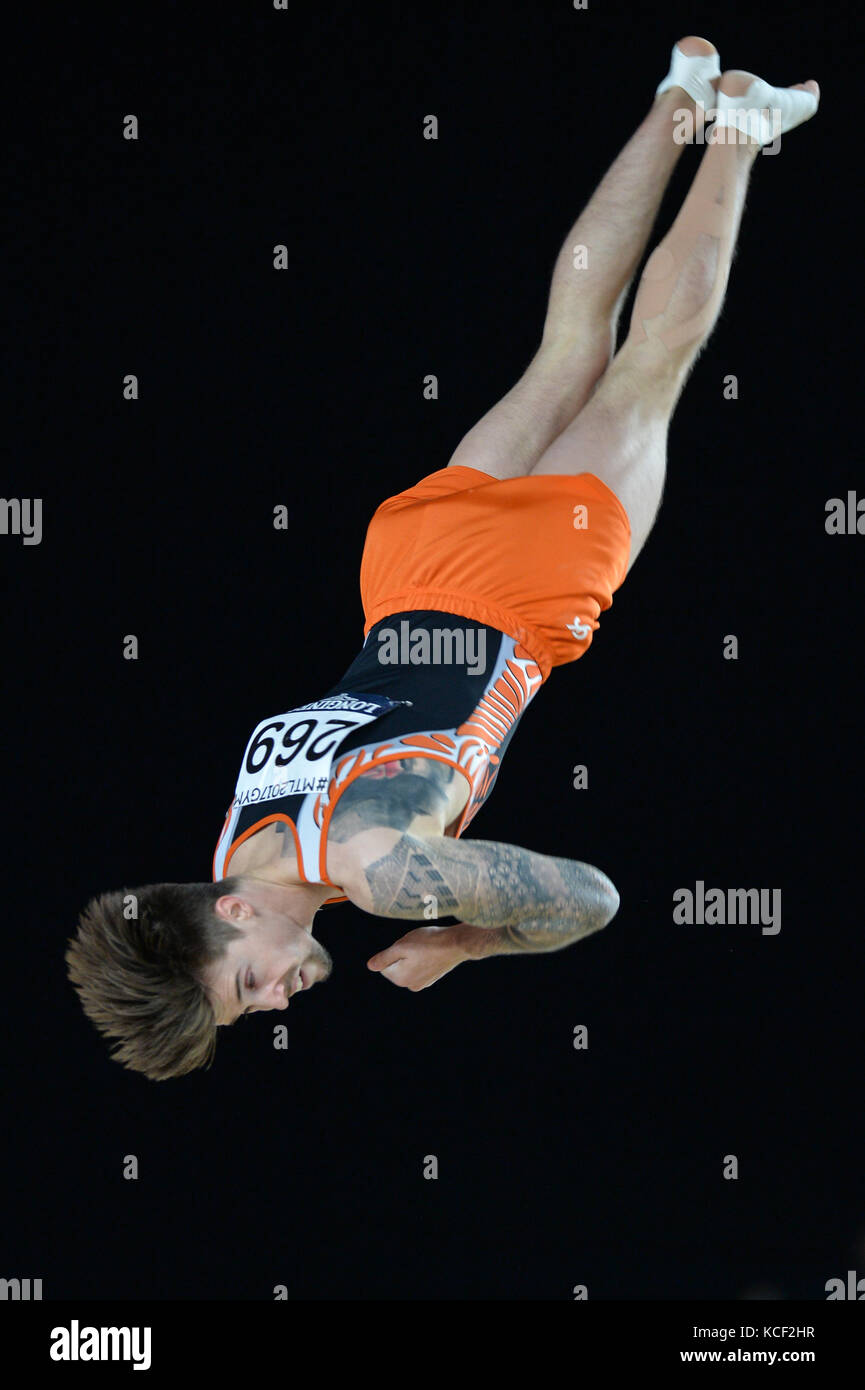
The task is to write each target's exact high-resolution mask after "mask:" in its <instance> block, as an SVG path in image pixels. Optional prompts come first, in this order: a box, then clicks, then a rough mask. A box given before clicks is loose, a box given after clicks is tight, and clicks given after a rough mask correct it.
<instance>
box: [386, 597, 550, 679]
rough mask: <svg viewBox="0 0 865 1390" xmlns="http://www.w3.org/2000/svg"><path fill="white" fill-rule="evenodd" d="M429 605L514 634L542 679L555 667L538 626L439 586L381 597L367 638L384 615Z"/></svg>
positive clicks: (439, 611)
mask: <svg viewBox="0 0 865 1390" xmlns="http://www.w3.org/2000/svg"><path fill="white" fill-rule="evenodd" d="M423 608H427V609H430V610H432V611H433V612H436V613H453V614H454V615H455V616H456V617H458V618H469V619H470V620H471V621H472V622H475V623H483V625H484V626H485V627H494V628H496V629H497V630H498V631H499V632H503V633H504V634H505V636H506V637H512V638H513V639H514V641H515V642H518V643H519V644H520V646H522V647H525V649H526V651H527V652H528V653H529V655H530V656H531V658H532V661H534V662H535V663H536V664H537V667H538V669H539V671H540V673H541V680H542V682H543V681H545V680H547V679H548V677H549V674H550V672H551V671H552V669H553V653H552V651H551V650H550V648H549V647H548V646H547V644H546V642H545V641H544V639H543V638H542V637H541V635H540V633H539V632H537V630H536V629H535V628H529V627H526V625H525V623H522V622H521V621H520V619H519V618H518V617H517V615H516V613H513V612H511V610H510V609H508V608H496V607H495V605H494V604H491V603H486V602H485V601H484V600H483V599H476V598H467V597H466V596H465V595H464V594H449V593H444V592H442V591H441V590H438V589H403V590H402V592H401V593H398V594H390V595H389V596H388V597H387V598H384V599H381V600H380V601H379V602H378V603H377V604H376V605H375V607H374V608H373V609H371V610H370V612H369V613H368V614H367V617H366V623H365V626H364V629H363V635H364V637H366V636H367V634H368V633H369V632H370V631H371V629H372V628H374V627H375V625H376V623H380V622H381V620H382V618H391V617H393V615H394V614H395V613H407V612H411V611H412V610H413V609H423Z"/></svg>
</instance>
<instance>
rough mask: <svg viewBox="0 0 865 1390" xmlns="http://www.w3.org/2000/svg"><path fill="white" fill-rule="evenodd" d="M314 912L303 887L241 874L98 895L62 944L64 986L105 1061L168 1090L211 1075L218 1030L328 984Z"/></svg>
mask: <svg viewBox="0 0 865 1390" xmlns="http://www.w3.org/2000/svg"><path fill="white" fill-rule="evenodd" d="M319 902H320V894H319V895H316V894H315V893H314V892H311V891H310V889H308V888H306V887H305V886H304V885H283V884H275V883H269V882H266V881H264V880H261V879H255V878H244V877H242V876H241V877H235V878H226V879H222V881H221V882H219V883H156V884H149V885H148V886H147V887H144V888H122V889H118V890H117V891H116V892H110V893H102V894H100V895H99V896H98V897H95V898H93V899H92V900H91V902H89V903H88V905H87V907H86V908H85V909H84V911H83V912H82V914H81V916H80V918H79V921H78V928H77V931H76V934H75V936H74V937H72V938H71V940H70V941H69V944H68V949H67V951H66V964H67V966H68V970H69V978H70V980H71V981H72V984H73V985H74V986H75V989H76V990H77V992H78V997H79V998H80V1000H81V1003H82V1005H83V1008H84V1012H85V1013H86V1015H87V1017H88V1018H89V1019H90V1020H91V1022H92V1023H93V1024H95V1026H96V1027H97V1028H98V1029H99V1031H100V1032H101V1033H102V1034H103V1035H104V1036H105V1037H106V1038H108V1039H109V1046H110V1047H112V1049H113V1050H112V1053H111V1055H112V1057H113V1059H114V1060H115V1061H118V1062H120V1063H121V1065H123V1066H125V1067H126V1068H127V1069H128V1070H130V1071H140V1072H143V1073H144V1075H145V1076H147V1077H149V1078H150V1080H151V1081H167V1080H168V1079H169V1078H170V1077H175V1076H183V1075H185V1074H186V1073H187V1072H190V1071H195V1070H196V1069H197V1068H199V1067H209V1066H210V1065H211V1063H212V1061H213V1056H214V1053H215V1051H216V1037H217V1033H216V1030H217V1028H219V1027H223V1026H227V1025H229V1024H232V1023H235V1022H236V1021H237V1019H238V1018H242V1017H243V1016H244V1015H246V1014H250V1013H256V1012H258V1011H260V1010H267V1009H286V1008H288V1006H289V1001H290V999H291V997H292V996H293V995H295V994H297V993H298V992H299V991H300V990H308V989H310V988H311V987H312V986H313V985H314V984H318V983H319V982H321V981H323V980H326V979H327V978H328V976H329V975H330V973H331V970H332V968H333V962H332V960H331V958H330V956H329V954H328V952H327V951H326V950H325V948H324V947H323V946H322V944H321V942H320V941H317V940H316V939H315V937H314V936H313V935H312V919H313V916H314V914H315V909H316V908H317V907H318V905H319Z"/></svg>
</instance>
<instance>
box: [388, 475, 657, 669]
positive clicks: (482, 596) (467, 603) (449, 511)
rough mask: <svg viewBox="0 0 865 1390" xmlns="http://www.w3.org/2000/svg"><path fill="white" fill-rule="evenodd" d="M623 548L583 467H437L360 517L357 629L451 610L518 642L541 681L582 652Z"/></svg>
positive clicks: (627, 535)
mask: <svg viewBox="0 0 865 1390" xmlns="http://www.w3.org/2000/svg"><path fill="white" fill-rule="evenodd" d="M630 549H631V528H630V525H629V522H628V517H627V514H626V512H625V509H624V507H623V506H622V504H621V502H620V501H619V499H618V498H617V497H616V495H615V493H613V492H611V491H610V489H609V488H608V487H607V485H606V483H603V482H601V480H600V478H596V477H595V475H594V474H593V473H580V474H577V475H575V476H570V475H560V474H543V475H537V476H530V477H522V478H506V479H503V480H502V479H498V478H492V477H490V475H489V473H482V472H480V471H479V470H478V469H477V468H465V467H463V466H462V465H455V466H454V467H452V468H440V469H439V470H438V472H436V473H430V474H429V476H428V477H426V478H422V479H421V481H420V482H419V483H417V484H415V486H414V487H410V488H407V489H406V491H405V492H400V493H397V495H396V496H395V497H389V498H388V499H387V501H386V502H382V504H381V506H380V507H379V508H378V509H377V510H376V512H375V514H374V516H373V518H372V520H371V522H370V524H369V529H368V530H367V535H366V544H365V546H364V551H363V558H362V560H361V566H360V590H361V598H362V600H363V609H364V617H365V626H364V635H366V634H367V633H368V632H369V630H370V628H372V627H373V626H374V625H375V624H376V623H377V622H380V621H381V619H382V618H387V617H390V616H391V614H393V613H404V612H410V611H412V610H419V609H424V608H426V609H434V610H439V611H442V612H446V613H457V614H459V615H460V617H463V618H469V619H472V620H473V621H475V622H479V623H484V624H486V625H488V626H490V627H495V628H498V630H499V631H500V632H505V633H507V634H508V636H509V637H513V638H514V639H515V640H516V641H517V642H520V643H521V644H522V645H523V646H524V647H525V648H526V650H527V651H529V652H530V653H531V655H532V656H533V657H534V659H535V661H536V662H537V663H538V666H539V667H540V670H541V674H542V675H543V678H544V680H546V679H547V677H548V676H549V674H550V671H551V670H552V668H553V667H554V666H563V665H564V664H565V663H566V662H568V661H576V660H577V658H578V657H580V656H582V655H583V653H584V652H585V651H586V650H587V649H588V647H589V645H590V643H591V640H592V634H593V632H594V631H595V629H596V628H597V626H598V617H599V615H600V614H601V613H602V612H603V611H604V610H605V609H607V608H609V607H610V605H611V604H612V602H613V594H614V592H615V590H616V589H618V588H619V586H620V585H621V583H622V581H623V580H624V578H625V574H626V573H627V568H628V557H629V555H630Z"/></svg>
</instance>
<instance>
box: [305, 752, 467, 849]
mask: <svg viewBox="0 0 865 1390" xmlns="http://www.w3.org/2000/svg"><path fill="white" fill-rule="evenodd" d="M395 761H396V760H395ZM453 776H454V770H453V768H452V767H448V765H447V764H446V763H442V762H438V761H437V760H436V759H434V758H419V757H417V756H413V757H409V758H405V759H401V760H399V773H398V774H397V775H396V776H393V777H376V776H375V775H374V773H373V774H371V773H368V772H367V773H362V774H361V775H360V777H357V778H355V780H354V781H353V782H350V783H349V785H348V786H347V787H346V789H345V791H344V792H342V793H341V795H340V797H339V800H338V801H337V803H336V806H335V808H334V812H333V816H332V817H331V821H330V828H329V830H328V838H329V839H330V840H333V841H334V842H336V843H337V844H343V843H344V842H345V841H346V840H350V839H351V838H352V836H353V835H358V834H360V832H361V831H362V830H369V829H370V828H371V827H372V826H387V827H389V828H391V829H393V830H407V829H408V827H409V826H410V825H411V823H412V821H413V820H414V818H415V816H425V815H435V814H436V813H437V812H439V811H441V810H442V809H443V808H444V807H445V806H446V805H447V787H448V786H449V784H450V782H451V781H452V779H453Z"/></svg>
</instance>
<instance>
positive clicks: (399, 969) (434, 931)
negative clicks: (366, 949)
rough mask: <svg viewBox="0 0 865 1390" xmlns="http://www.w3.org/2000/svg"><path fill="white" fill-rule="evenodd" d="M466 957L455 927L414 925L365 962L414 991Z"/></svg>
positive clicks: (431, 983)
mask: <svg viewBox="0 0 865 1390" xmlns="http://www.w3.org/2000/svg"><path fill="white" fill-rule="evenodd" d="M463 930H464V928H463ZM468 959H469V956H468V954H467V952H466V951H465V949H464V947H463V946H462V944H461V942H460V929H459V928H458V927H415V929H414V931H410V932H407V933H406V935H405V936H401V937H400V938H399V940H398V941H395V942H394V943H393V945H392V946H388V947H387V949H386V950H384V951H379V952H378V954H377V955H374V956H370V958H369V960H368V961H367V965H368V967H369V969H370V970H377V971H379V972H380V973H381V974H382V975H384V977H385V979H387V980H390V982H391V984H394V985H401V986H402V987H403V989H410V990H412V992H416V991H417V990H419V989H426V988H427V987H428V986H429V985H434V984H435V982H436V980H440V979H441V977H442V975H446V974H447V973H448V971H449V970H453V969H454V967H455V966H457V965H459V964H460V963H461V962H462V961H464V960H468Z"/></svg>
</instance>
